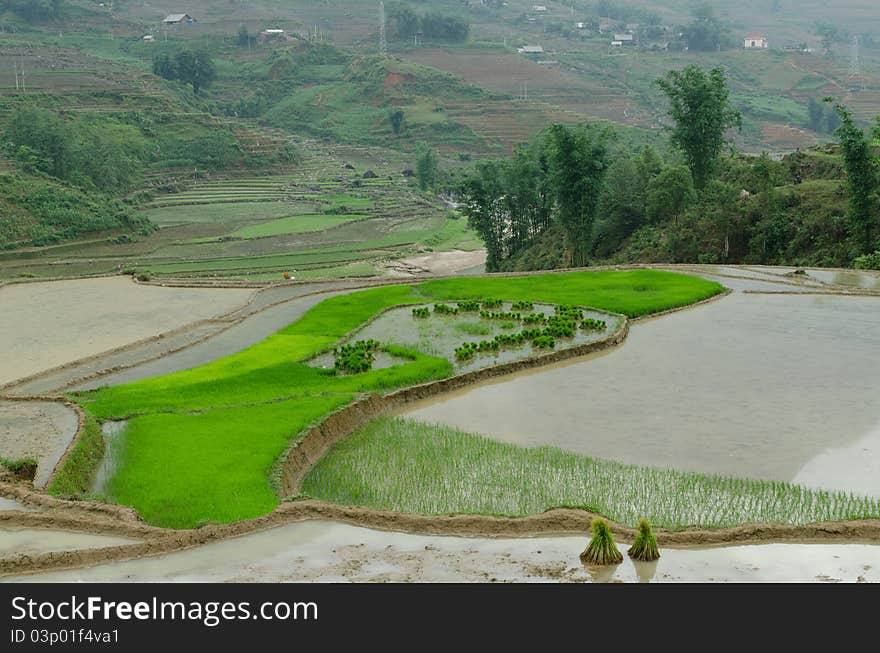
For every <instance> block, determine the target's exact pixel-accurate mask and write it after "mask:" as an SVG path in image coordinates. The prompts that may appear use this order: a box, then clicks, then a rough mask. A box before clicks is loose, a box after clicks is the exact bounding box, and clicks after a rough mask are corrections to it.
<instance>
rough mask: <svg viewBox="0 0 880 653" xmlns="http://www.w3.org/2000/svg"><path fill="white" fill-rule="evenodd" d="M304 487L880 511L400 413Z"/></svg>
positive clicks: (738, 516)
mask: <svg viewBox="0 0 880 653" xmlns="http://www.w3.org/2000/svg"><path fill="white" fill-rule="evenodd" d="M302 492H303V494H304V495H306V496H310V497H314V498H317V499H322V500H324V501H329V502H331V503H336V504H341V505H358V506H366V507H369V508H377V509H381V510H393V511H397V512H405V513H417V514H426V515H448V514H478V515H503V516H510V517H521V516H525V515H533V514H537V513H540V512H544V511H546V510H549V509H551V508H558V507H574V508H583V509H586V510H590V511H593V512H596V513H598V514H601V515H604V516H605V517H608V518H609V519H612V520H614V521H617V522H620V523H623V524H635V523H637V522H638V521H639V520H640V519H643V518H645V519H647V520H648V521H649V522H650V523H651V524H653V525H654V526H657V527H660V528H665V529H671V530H681V529H686V528H723V527H728V526H736V525H739V524H744V523H749V522H755V523H767V522H777V523H785V524H808V523H812V522H821V521H834V520H845V519H867V518H878V517H880V500H877V499H871V498H868V497H863V496H855V495H852V494H848V493H845V492H831V491H821V490H810V489H807V488H805V487H802V486H799V485H793V484H791V483H785V482H780V481H763V480H752V479H743V478H733V477H726V476H713V475H708V474H699V473H694V472H681V471H676V470H670V469H657V468H652V467H639V466H636V465H626V464H623V463H618V462H614V461H610V460H597V459H595V458H590V457H588V456H582V455H578V454H574V453H569V452H567V451H563V450H562V449H558V448H555V447H535V448H525V447H518V446H516V445H513V444H509V443H504V442H498V441H496V440H492V439H489V438H485V437H482V436H480V435H474V434H470V433H465V432H463V431H460V430H457V429H455V428H452V427H448V426H440V425H434V424H425V423H422V422H419V421H416V420H412V419H400V418H380V419H378V420H375V421H373V422H371V423H370V424H368V425H367V426H366V427H365V428H363V429H361V430H360V431H358V432H357V433H356V434H354V435H352V436H351V437H349V438H348V439H346V440H343V441H342V442H340V443H338V444H337V445H335V446H334V447H333V449H332V450H331V451H330V452H329V453H328V454H327V455H326V456H325V457H324V458H322V459H321V460H320V461H319V462H318V464H317V465H316V466H315V468H314V469H313V470H312V471H311V472H310V473H309V475H308V476H307V477H306V479H305V481H304V483H303V489H302Z"/></svg>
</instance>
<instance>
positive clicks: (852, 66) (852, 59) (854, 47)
mask: <svg viewBox="0 0 880 653" xmlns="http://www.w3.org/2000/svg"><path fill="white" fill-rule="evenodd" d="M849 81H850V86H854V85H858V86H859V88H860V89H861V90H864V80H862V66H861V63H860V61H859V37H858V36H854V37H852V44H851V45H850V48H849Z"/></svg>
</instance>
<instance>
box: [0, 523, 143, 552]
mask: <svg viewBox="0 0 880 653" xmlns="http://www.w3.org/2000/svg"><path fill="white" fill-rule="evenodd" d="M137 541H138V540H133V539H130V538H127V537H116V536H109V535H92V534H90V533H76V532H73V531H51V530H44V529H41V528H22V529H8V528H0V556H5V555H12V554H19V553H49V552H50V551H76V550H78V549H99V548H103V547H106V546H119V545H121V544H133V543H135V542H137Z"/></svg>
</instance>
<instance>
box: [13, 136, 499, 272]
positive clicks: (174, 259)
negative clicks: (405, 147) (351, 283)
mask: <svg viewBox="0 0 880 653" xmlns="http://www.w3.org/2000/svg"><path fill="white" fill-rule="evenodd" d="M297 147H298V149H299V150H300V152H301V154H302V160H301V161H300V162H299V163H298V164H296V165H295V166H293V167H292V168H291V169H290V170H288V171H285V172H284V174H268V175H265V176H258V175H256V174H253V173H251V174H250V176H247V177H240V178H202V179H197V180H192V181H189V182H184V183H185V184H186V187H185V188H182V189H180V190H179V191H177V192H174V193H167V194H159V195H156V196H154V197H153V199H152V201H151V202H150V204H149V205H148V206H146V207H145V212H146V215H147V216H148V217H149V218H150V219H151V220H152V221H153V222H154V223H155V224H156V225H158V226H159V227H160V230H159V231H158V232H157V233H155V234H153V235H151V236H149V237H147V238H145V239H143V240H140V241H138V242H135V243H131V244H124V245H120V244H118V243H112V242H108V241H96V242H84V243H80V244H77V243H72V244H70V245H65V246H64V247H61V248H58V249H57V250H53V249H47V250H43V251H41V255H40V256H39V257H38V258H36V257H27V256H21V255H16V256H0V279H2V278H16V277H19V276H37V277H44V276H62V275H63V276H71V275H77V274H83V273H87V274H97V273H114V272H119V271H120V270H122V269H128V270H134V271H135V272H137V273H138V274H149V275H150V276H154V277H173V276H182V277H211V278H214V277H224V278H235V279H247V280H273V279H277V278H279V275H280V273H282V272H292V271H294V270H295V271H296V273H297V274H296V277H297V278H300V279H305V278H339V277H344V276H349V275H352V276H356V277H361V276H365V275H376V276H382V275H384V274H387V273H389V271H388V267H389V266H390V265H391V264H392V262H393V261H395V260H396V259H402V258H406V257H412V256H417V255H420V254H427V253H431V252H437V251H450V250H455V249H463V250H468V251H473V250H476V249H480V248H481V247H482V243H481V241H480V240H479V238H477V236H476V235H475V234H474V233H473V232H472V231H470V230H469V229H468V228H467V225H466V222H465V221H464V220H460V219H456V218H457V217H458V216H457V215H456V214H455V213H454V212H453V211H451V210H450V209H449V208H447V207H445V206H443V205H442V204H441V203H439V202H437V201H436V200H435V198H432V197H431V196H429V195H425V194H422V193H421V192H420V191H419V190H418V186H417V184H416V183H415V181H414V180H413V179H412V178H410V177H406V176H404V175H402V174H401V172H402V171H403V170H404V169H405V168H411V167H412V165H413V161H412V160H411V158H412V157H411V155H406V154H403V153H399V152H390V151H387V150H377V149H371V148H363V147H355V146H330V145H327V144H324V143H319V142H316V141H311V140H308V139H301V140H299V141H298V142H297ZM177 183H180V182H177ZM404 267H405V266H404ZM412 269H415V268H412Z"/></svg>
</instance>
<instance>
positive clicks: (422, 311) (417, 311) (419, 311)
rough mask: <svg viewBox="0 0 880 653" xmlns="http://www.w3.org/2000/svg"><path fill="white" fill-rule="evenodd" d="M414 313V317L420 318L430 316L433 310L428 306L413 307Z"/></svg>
mask: <svg viewBox="0 0 880 653" xmlns="http://www.w3.org/2000/svg"><path fill="white" fill-rule="evenodd" d="M412 315H413V317H418V318H424V317H430V315H431V311H429V310H428V308H427V307H422V308H414V309H412Z"/></svg>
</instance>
